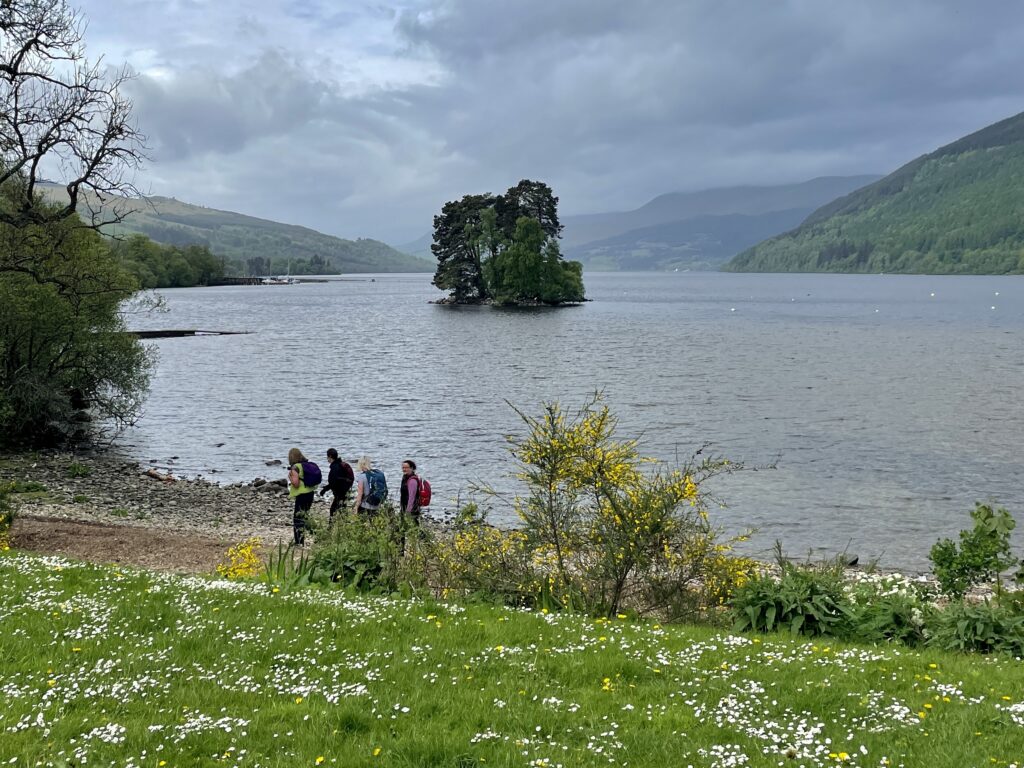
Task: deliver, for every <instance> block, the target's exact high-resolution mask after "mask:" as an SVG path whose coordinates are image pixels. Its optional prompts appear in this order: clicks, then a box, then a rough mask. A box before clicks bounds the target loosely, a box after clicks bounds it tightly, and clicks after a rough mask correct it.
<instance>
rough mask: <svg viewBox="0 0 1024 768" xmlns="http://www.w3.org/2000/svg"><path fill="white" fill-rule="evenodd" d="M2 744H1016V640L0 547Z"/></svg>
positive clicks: (513, 752) (238, 749) (722, 761)
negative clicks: (159, 568) (534, 608)
mask: <svg viewBox="0 0 1024 768" xmlns="http://www.w3.org/2000/svg"><path fill="white" fill-rule="evenodd" d="M0 579H2V580H3V584H4V589H3V593H2V595H0V625H2V627H3V632H2V634H0V701H2V706H0V734H2V738H0V762H2V763H3V764H10V765H24V766H35V765H42V766H68V765H89V766H93V765H104V766H106V765H112V766H150V765H152V766H158V767H160V766H192V765H225V766H302V765H312V766H315V765H320V764H322V765H344V766H375V765H393V766H423V765H445V766H469V765H491V766H494V765H497V766H556V765H563V766H582V765H586V766H590V765H630V766H664V765H682V766H686V765H693V766H723V767H724V766H743V765H746V766H777V765H794V766H796V765H803V766H827V765H840V764H842V765H850V766H885V765H892V766H897V765H903V766H907V768H911V766H928V767H929V768H939V767H940V766H949V767H950V768H953V767H954V766H955V767H956V768H961V766H975V765H976V766H981V765H986V766H990V765H997V766H1011V765H1017V766H1020V765H1021V764H1022V761H1021V756H1022V755H1024V699H1022V696H1021V691H1024V666H1022V665H1021V663H1020V662H1019V661H1012V660H1000V659H995V658H983V657H969V656H955V655H947V654H942V653H938V652H927V653H916V652H913V651H908V650H898V649H895V648H858V647H851V646H845V645H840V644H834V643H827V642H826V643H822V642H819V643H809V642H802V641H790V640H788V639H782V638H775V637H768V638H764V639H761V638H756V637H742V636H733V635H730V634H727V633H718V632H716V631H714V630H712V629H707V628H700V629H694V628H686V627H659V626H658V625H656V624H640V623H634V622H631V621H628V620H623V619H615V620H611V621H601V620H588V619H583V618H579V617H573V616H566V615H558V616H556V615H551V614H544V613H532V614H527V613H519V612H514V611H509V610H501V609H496V608H487V607H482V606H468V607H458V606H452V605H447V606H446V605H442V604H436V603H431V602H422V601H415V600H389V599H382V598H354V597H346V596H344V595H343V594H341V593H340V592H337V591H318V590H305V591H300V592H295V593H286V592H274V591H272V589H271V588H268V587H267V586H265V585H260V584H249V583H233V582H225V581H210V580H205V579H198V578H179V577H174V576H169V575H165V574H155V573H147V572H133V571H118V570H115V569H111V568H106V567H99V566H89V565H83V564H78V563H73V562H70V561H66V560H61V559H58V558H52V557H50V558H44V557H35V556H28V555H23V554H16V553H6V554H4V555H0Z"/></svg>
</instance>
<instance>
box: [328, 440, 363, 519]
mask: <svg viewBox="0 0 1024 768" xmlns="http://www.w3.org/2000/svg"><path fill="white" fill-rule="evenodd" d="M327 461H328V462H330V465H331V469H330V471H329V472H328V473H327V485H325V486H324V487H323V488H321V489H320V497H321V498H323V495H324V494H325V493H327V489H328V488H329V489H330V491H331V493H332V494H334V500H333V501H332V502H331V512H330V522H331V523H333V522H334V514H335V512H338V511H339V510H340V511H344V510H345V498H346V497H347V496H348V492H349V490H351V488H352V484H353V483H354V482H355V475H354V474H353V472H352V465H351V464H349V463H348V462H347V461H342V459H341V457H340V456H338V452H337V451H336V450H335V449H334V448H328V449H327Z"/></svg>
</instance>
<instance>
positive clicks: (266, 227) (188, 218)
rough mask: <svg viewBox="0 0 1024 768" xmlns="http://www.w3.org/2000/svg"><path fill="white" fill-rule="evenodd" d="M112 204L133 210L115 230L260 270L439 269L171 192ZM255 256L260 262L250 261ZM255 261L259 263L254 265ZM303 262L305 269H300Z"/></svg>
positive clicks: (49, 190)
mask: <svg viewBox="0 0 1024 768" xmlns="http://www.w3.org/2000/svg"><path fill="white" fill-rule="evenodd" d="M45 193H46V194H47V196H48V197H50V198H52V199H60V197H61V196H62V195H64V196H65V199H66V194H65V193H64V190H63V188H62V187H60V186H57V185H47V187H46V188H45ZM111 205H114V206H116V207H117V209H118V210H119V211H124V212H127V213H128V215H127V218H125V220H124V221H122V222H121V223H120V224H115V225H111V226H109V227H107V228H105V231H106V233H107V234H109V235H123V234H131V233H139V234H143V235H146V236H147V237H150V238H152V239H153V240H155V241H156V242H158V243H164V244H167V245H177V246H187V245H202V246H206V247H207V248H209V249H210V251H211V252H212V253H213V254H214V255H216V256H223V257H225V258H227V259H229V260H231V261H235V262H237V264H238V267H239V269H241V270H242V271H251V272H253V273H256V274H267V273H278V272H284V271H285V270H286V268H287V267H288V265H289V262H291V264H292V272H293V274H294V273H299V272H307V273H308V272H310V271H314V272H315V271H329V272H342V273H348V272H430V271H432V270H433V269H434V265H433V264H432V263H430V262H427V261H425V260H423V259H418V258H415V257H413V256H409V255H408V254H405V253H400V252H399V251H396V250H395V249H394V248H392V247H391V246H389V245H386V244H384V243H382V242H380V241H378V240H367V239H357V240H346V239H343V238H340V237H333V236H331V235H325V234H323V233H322V232H317V231H316V230H313V229H309V228H307V227H300V226H296V225H293V224H281V223H280V222H276V221H269V220H267V219H258V218H256V217H254V216H245V215H243V214H240V213H233V212H231V211H220V210H217V209H215V208H204V207H202V206H198V205H190V204H189V203H183V202H181V201H180V200H175V199H173V198H168V197H148V198H144V199H142V200H128V199H117V200H115V201H114V202H113V203H112V204H109V203H108V205H107V206H106V207H107V208H109V207H110V206H111ZM317 257H319V258H317ZM253 259H258V260H260V263H259V264H257V263H256V262H255V261H253V262H250V260H253ZM268 260H269V261H268ZM250 263H251V264H252V265H253V266H254V267H257V268H255V269H251V270H250V269H248V266H249V265H250ZM300 265H301V266H304V267H305V269H302V268H298V269H297V267H300ZM309 265H313V266H312V267H310V266H309ZM317 267H322V268H317Z"/></svg>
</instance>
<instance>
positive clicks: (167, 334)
mask: <svg viewBox="0 0 1024 768" xmlns="http://www.w3.org/2000/svg"><path fill="white" fill-rule="evenodd" d="M128 333H130V334H132V335H133V336H136V337H138V338H140V339H177V338H181V337H183V336H241V335H243V334H246V333H252V331H203V330H200V329H198V328H187V329H178V330H166V331H128Z"/></svg>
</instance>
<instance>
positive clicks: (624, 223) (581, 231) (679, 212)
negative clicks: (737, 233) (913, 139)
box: [562, 176, 879, 248]
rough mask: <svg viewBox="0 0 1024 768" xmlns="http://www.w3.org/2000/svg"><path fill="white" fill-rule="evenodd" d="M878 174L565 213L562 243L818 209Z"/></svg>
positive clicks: (709, 192) (725, 190)
mask: <svg viewBox="0 0 1024 768" xmlns="http://www.w3.org/2000/svg"><path fill="white" fill-rule="evenodd" d="M878 178H879V177H878V176H822V177H820V178H817V179H811V180H810V181H804V182H800V183H799V184H780V185H776V186H758V187H753V186H744V187H719V188H716V189H705V190H701V191H699V192H672V193H669V194H665V195H659V196H658V197H656V198H654V199H653V200H651V201H650V202H649V203H647V204H646V205H643V206H641V207H640V208H637V209H636V210H634V211H623V212H618V213H591V214H586V215H582V216H566V217H565V218H563V219H562V223H563V224H564V225H565V231H564V233H563V234H562V244H563V246H564V247H565V248H573V247H575V246H577V245H582V244H584V243H590V242H593V241H595V240H605V239H607V238H610V237H614V236H615V235H620V234H622V233H623V232H628V231H630V230H633V229H641V228H644V227H650V226H653V225H655V224H668V223H670V222H674V221H682V220H684V219H692V218H695V217H697V216H726V215H729V214H740V215H743V216H757V215H760V214H762V213H771V212H773V211H786V210H792V209H795V208H807V209H811V210H813V209H815V208H817V207H819V206H821V205H824V204H825V203H827V202H830V201H832V200H835V199H836V198H837V197H841V196H842V195H846V194H849V193H850V192H852V191H853V190H855V189H857V188H858V187H863V186H864V185H865V184H870V183H871V182H873V181H876V180H877V179H878Z"/></svg>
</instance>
